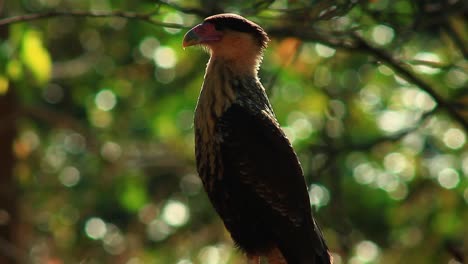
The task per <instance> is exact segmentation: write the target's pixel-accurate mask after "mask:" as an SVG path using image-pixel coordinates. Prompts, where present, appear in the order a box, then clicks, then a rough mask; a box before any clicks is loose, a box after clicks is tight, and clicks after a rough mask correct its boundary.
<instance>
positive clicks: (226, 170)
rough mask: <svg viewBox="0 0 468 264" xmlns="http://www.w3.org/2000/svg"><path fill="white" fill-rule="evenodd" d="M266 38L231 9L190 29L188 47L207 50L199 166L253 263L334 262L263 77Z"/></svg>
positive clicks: (198, 121) (197, 123)
mask: <svg viewBox="0 0 468 264" xmlns="http://www.w3.org/2000/svg"><path fill="white" fill-rule="evenodd" d="M269 41H270V40H269V37H268V35H267V33H266V32H265V30H263V29H262V27H260V26H259V25H257V24H255V23H254V22H252V21H250V20H248V19H246V18H244V17H242V16H240V15H237V14H231V13H223V14H217V15H213V16H209V17H207V18H205V19H204V20H203V22H202V23H200V24H198V25H196V26H194V27H193V28H191V29H190V30H189V31H188V32H187V33H186V34H185V36H184V38H183V44H182V46H183V47H184V48H186V47H190V46H201V47H202V48H204V49H205V50H207V51H208V52H209V54H210V59H209V61H208V64H207V66H206V72H205V76H204V81H203V84H202V88H201V92H200V94H199V97H198V102H197V106H196V109H195V116H194V133H195V157H196V166H197V171H198V174H199V176H200V178H201V181H202V183H203V186H204V189H205V191H206V193H207V195H208V198H209V200H210V201H211V203H212V205H213V207H214V209H215V210H216V212H217V213H218V215H219V216H220V218H221V219H222V221H223V223H224V225H225V227H226V229H227V230H228V231H229V232H230V234H231V237H232V239H233V241H234V243H235V245H236V246H237V248H239V249H240V251H242V252H244V253H245V255H246V256H247V261H248V263H249V264H259V263H260V261H261V259H264V258H266V259H267V261H268V263H269V264H325V263H331V262H332V260H331V254H330V251H329V250H328V247H327V245H326V243H325V240H324V237H323V235H322V232H321V230H320V228H319V227H318V225H317V223H316V221H315V219H314V218H313V216H312V212H311V206H310V200H309V197H308V192H307V186H306V183H305V179H304V175H303V172H302V168H301V165H300V162H299V160H298V158H297V155H296V153H295V152H294V149H293V147H292V145H291V142H290V141H289V140H288V138H287V137H286V135H285V133H284V131H283V130H282V129H281V127H280V124H279V123H278V121H277V118H276V116H275V113H274V112H273V108H272V106H271V104H270V101H269V99H268V96H267V94H266V92H265V88H264V87H263V85H262V84H261V82H260V79H259V77H258V71H259V67H260V64H261V61H262V59H263V53H264V50H265V49H266V47H267V44H268V42H269Z"/></svg>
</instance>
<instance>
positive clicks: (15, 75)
mask: <svg viewBox="0 0 468 264" xmlns="http://www.w3.org/2000/svg"><path fill="white" fill-rule="evenodd" d="M6 72H7V75H8V77H10V78H11V79H12V80H19V79H21V77H22V76H23V67H22V66H21V62H20V61H19V60H11V61H9V62H8V64H7V68H6Z"/></svg>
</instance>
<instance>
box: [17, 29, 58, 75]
mask: <svg viewBox="0 0 468 264" xmlns="http://www.w3.org/2000/svg"><path fill="white" fill-rule="evenodd" d="M21 59H22V61H23V63H24V65H26V67H27V68H28V69H29V70H30V71H31V73H32V74H33V76H34V77H35V79H36V81H37V82H38V83H40V84H44V83H46V82H47V81H48V80H49V79H50V75H51V71H52V61H51V59H50V55H49V52H48V51H47V49H46V48H44V46H43V45H42V41H41V37H40V35H39V33H38V32H36V31H33V30H30V31H27V32H26V33H25V34H24V36H23V43H22V49H21Z"/></svg>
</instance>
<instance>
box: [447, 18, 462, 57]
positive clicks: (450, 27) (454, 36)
mask: <svg viewBox="0 0 468 264" xmlns="http://www.w3.org/2000/svg"><path fill="white" fill-rule="evenodd" d="M442 27H443V28H444V29H445V31H446V32H447V34H448V35H449V36H450V38H451V39H452V41H453V43H454V44H455V46H457V48H458V49H459V50H460V52H461V54H462V55H463V57H464V58H465V59H466V60H468V48H467V45H466V44H465V42H464V41H463V38H462V37H461V36H459V35H458V33H457V31H456V30H455V29H454V28H453V25H452V24H451V23H450V21H448V20H447V21H446V23H445V24H443V26H442Z"/></svg>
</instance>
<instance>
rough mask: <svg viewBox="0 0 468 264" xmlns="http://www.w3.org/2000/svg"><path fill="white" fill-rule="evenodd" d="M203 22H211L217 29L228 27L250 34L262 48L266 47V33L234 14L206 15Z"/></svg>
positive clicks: (267, 39)
mask: <svg viewBox="0 0 468 264" xmlns="http://www.w3.org/2000/svg"><path fill="white" fill-rule="evenodd" d="M205 22H209V23H212V24H213V25H214V26H215V27H216V29H217V30H224V29H230V30H234V31H240V32H245V33H250V34H252V35H253V36H254V37H255V39H256V40H257V41H258V44H259V45H260V46H261V47H262V49H264V48H266V46H267V44H268V41H269V40H270V39H269V38H268V35H267V33H266V32H265V31H264V30H263V29H262V28H261V27H260V26H259V25H257V24H255V23H254V22H252V21H250V20H248V19H246V18H244V17H242V16H239V15H236V14H218V15H214V16H210V17H207V18H206V19H205Z"/></svg>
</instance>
